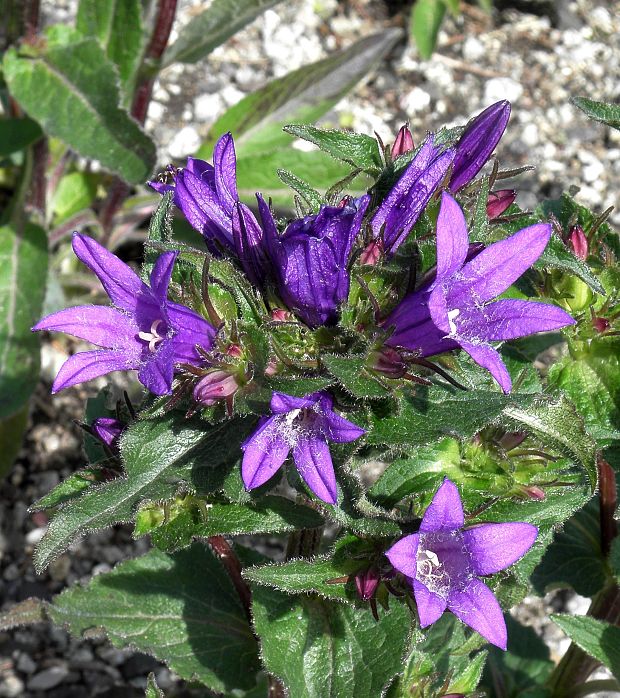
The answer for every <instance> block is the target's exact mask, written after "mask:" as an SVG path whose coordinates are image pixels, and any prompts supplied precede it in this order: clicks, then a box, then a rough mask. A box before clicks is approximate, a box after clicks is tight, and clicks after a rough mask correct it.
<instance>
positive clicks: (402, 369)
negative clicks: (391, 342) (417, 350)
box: [370, 347, 407, 378]
mask: <svg viewBox="0 0 620 698" xmlns="http://www.w3.org/2000/svg"><path fill="white" fill-rule="evenodd" d="M370 359H371V362H372V364H371V368H372V369H373V371H378V372H379V373H383V374H384V375H386V376H387V377H388V378H401V377H402V376H404V375H405V373H407V364H406V363H405V362H404V361H403V357H402V356H401V355H400V354H399V353H398V352H397V351H396V349H392V348H391V347H383V349H381V351H376V352H373V353H372V354H371V355H370Z"/></svg>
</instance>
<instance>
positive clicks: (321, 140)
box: [284, 124, 383, 172]
mask: <svg viewBox="0 0 620 698" xmlns="http://www.w3.org/2000/svg"><path fill="white" fill-rule="evenodd" d="M284 131H286V133H290V134H291V136H296V137H297V138H302V139H303V140H305V141H309V142H310V143H314V145H317V146H318V147H319V148H320V149H321V150H324V151H325V152H326V153H329V154H330V155H331V156H332V157H334V158H336V159H338V160H342V161H343V162H346V163H348V164H349V165H352V166H353V167H359V168H360V169H362V170H370V171H371V172H378V171H379V170H381V169H382V168H383V160H382V159H381V153H380V151H379V144H378V143H377V139H376V138H371V137H370V136H367V135H366V134H364V133H350V132H347V131H339V130H336V129H330V130H325V129H321V128H316V126H306V125H304V124H288V125H287V126H285V127H284Z"/></svg>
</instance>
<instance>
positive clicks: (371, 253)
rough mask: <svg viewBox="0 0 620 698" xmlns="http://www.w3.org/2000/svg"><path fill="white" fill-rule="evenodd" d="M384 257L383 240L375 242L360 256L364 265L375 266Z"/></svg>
mask: <svg viewBox="0 0 620 698" xmlns="http://www.w3.org/2000/svg"><path fill="white" fill-rule="evenodd" d="M382 256H383V245H382V244H381V240H373V241H372V242H371V243H370V244H369V245H368V246H367V247H366V248H365V249H364V251H363V252H362V254H361V255H360V262H361V263H362V264H369V265H371V266H374V265H375V264H376V263H377V262H378V261H379V260H380V259H381V257H382Z"/></svg>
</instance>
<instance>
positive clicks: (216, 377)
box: [194, 369, 239, 406]
mask: <svg viewBox="0 0 620 698" xmlns="http://www.w3.org/2000/svg"><path fill="white" fill-rule="evenodd" d="M238 389H239V383H237V379H236V378H235V377H234V376H233V375H231V374H230V373H228V371H222V370H220V369H216V370H215V371H211V372H210V373H207V375H206V376H205V377H204V378H201V379H200V380H199V381H198V383H197V384H196V387H195V388H194V400H195V401H196V402H199V403H201V404H202V405H207V406H211V405H215V403H216V402H217V401H218V400H222V399H224V398H227V397H230V396H231V395H234V394H235V393H236V392H237V390H238Z"/></svg>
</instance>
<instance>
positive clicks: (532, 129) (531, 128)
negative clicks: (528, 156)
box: [521, 123, 540, 148]
mask: <svg viewBox="0 0 620 698" xmlns="http://www.w3.org/2000/svg"><path fill="white" fill-rule="evenodd" d="M521 140H522V141H523V142H524V143H525V145H527V146H528V147H530V148H533V147H534V146H536V145H538V143H539V141H540V138H539V136H538V126H536V124H535V123H530V124H527V126H526V127H525V128H524V129H523V131H521Z"/></svg>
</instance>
